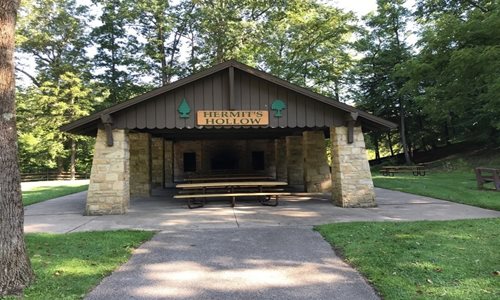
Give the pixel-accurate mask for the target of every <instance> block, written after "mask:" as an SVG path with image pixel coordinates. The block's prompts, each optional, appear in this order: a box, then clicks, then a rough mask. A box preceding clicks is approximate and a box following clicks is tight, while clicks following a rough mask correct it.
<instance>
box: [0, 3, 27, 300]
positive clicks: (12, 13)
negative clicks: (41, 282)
mask: <svg viewBox="0 0 500 300" xmlns="http://www.w3.org/2000/svg"><path fill="white" fill-rule="evenodd" d="M18 7H19V1H15V0H0V266H1V267H0V296H3V295H13V294H19V293H20V292H22V290H23V289H24V288H25V287H26V286H27V285H28V284H29V283H30V282H31V281H32V280H33V278H34V274H33V271H32V269H31V264H30V261H29V258H28V255H27V253H26V245H25V242H24V228H23V226H24V210H23V204H22V199H21V177H20V175H19V165H18V159H17V132H16V131H17V130H16V115H15V95H14V91H15V85H14V81H15V80H14V57H13V54H14V44H15V42H14V41H15V40H14V32H15V24H16V15H17V9H18Z"/></svg>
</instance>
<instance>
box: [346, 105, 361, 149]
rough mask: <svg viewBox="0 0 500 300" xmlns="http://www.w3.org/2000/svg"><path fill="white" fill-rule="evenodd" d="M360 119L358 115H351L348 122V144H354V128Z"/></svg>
mask: <svg viewBox="0 0 500 300" xmlns="http://www.w3.org/2000/svg"><path fill="white" fill-rule="evenodd" d="M357 119H358V113H357V112H352V113H351V114H350V119H349V120H348V121H347V143H348V144H352V143H354V126H355V125H356V120H357Z"/></svg>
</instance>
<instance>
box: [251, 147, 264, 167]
mask: <svg viewBox="0 0 500 300" xmlns="http://www.w3.org/2000/svg"><path fill="white" fill-rule="evenodd" d="M265 167H266V162H265V156H264V151H252V169H253V170H255V171H261V170H264V169H265Z"/></svg>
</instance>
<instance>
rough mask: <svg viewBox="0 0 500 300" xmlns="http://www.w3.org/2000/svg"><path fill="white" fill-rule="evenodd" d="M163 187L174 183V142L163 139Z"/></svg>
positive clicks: (171, 185)
mask: <svg viewBox="0 0 500 300" xmlns="http://www.w3.org/2000/svg"><path fill="white" fill-rule="evenodd" d="M164 144H165V145H164V148H165V187H167V188H171V187H175V185H174V142H172V141H167V140H165V143H164Z"/></svg>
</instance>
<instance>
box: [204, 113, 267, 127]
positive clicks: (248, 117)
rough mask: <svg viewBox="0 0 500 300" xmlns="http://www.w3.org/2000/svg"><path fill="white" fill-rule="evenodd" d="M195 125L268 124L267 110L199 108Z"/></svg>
mask: <svg viewBox="0 0 500 300" xmlns="http://www.w3.org/2000/svg"><path fill="white" fill-rule="evenodd" d="M196 117H197V118H196V125H200V126H262V125H269V112H268V111H267V110H199V111H198V112H197V114H196Z"/></svg>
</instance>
